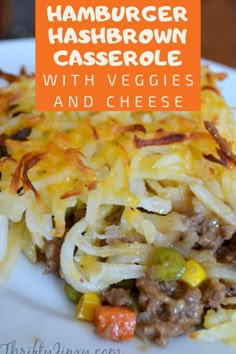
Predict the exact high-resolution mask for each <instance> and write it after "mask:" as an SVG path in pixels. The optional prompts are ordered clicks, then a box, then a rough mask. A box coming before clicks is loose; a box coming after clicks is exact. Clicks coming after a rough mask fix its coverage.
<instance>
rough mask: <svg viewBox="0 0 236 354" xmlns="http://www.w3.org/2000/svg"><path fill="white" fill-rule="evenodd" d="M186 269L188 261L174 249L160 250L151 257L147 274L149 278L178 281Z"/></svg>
mask: <svg viewBox="0 0 236 354" xmlns="http://www.w3.org/2000/svg"><path fill="white" fill-rule="evenodd" d="M185 269H186V261H185V259H184V257H182V256H181V255H180V254H179V253H178V252H177V251H176V250H175V249H173V248H164V247H163V248H158V249H156V250H155V252H154V253H153V254H152V255H151V257H150V261H149V263H148V266H147V269H146V274H147V276H148V277H149V278H151V279H155V280H159V281H168V280H177V279H179V278H180V277H181V275H182V274H183V273H184V271H185Z"/></svg>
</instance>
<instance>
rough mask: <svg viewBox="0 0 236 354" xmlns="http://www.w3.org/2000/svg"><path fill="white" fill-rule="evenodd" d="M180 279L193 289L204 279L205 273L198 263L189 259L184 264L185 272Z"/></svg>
mask: <svg viewBox="0 0 236 354" xmlns="http://www.w3.org/2000/svg"><path fill="white" fill-rule="evenodd" d="M180 279H181V280H183V281H184V282H185V283H187V284H188V285H189V286H191V287H192V288H194V287H197V286H198V285H200V284H201V283H202V282H203V281H204V280H205V279H206V272H205V270H204V269H203V268H202V266H201V265H200V264H199V263H197V262H196V261H195V260H194V259H190V260H189V261H187V262H186V269H185V272H184V273H183V274H182V276H181V277H180Z"/></svg>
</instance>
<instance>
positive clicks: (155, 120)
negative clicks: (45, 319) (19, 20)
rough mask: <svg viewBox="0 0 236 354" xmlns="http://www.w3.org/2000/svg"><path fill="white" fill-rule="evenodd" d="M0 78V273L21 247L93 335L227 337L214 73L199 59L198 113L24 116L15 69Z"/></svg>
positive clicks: (22, 79)
mask: <svg viewBox="0 0 236 354" xmlns="http://www.w3.org/2000/svg"><path fill="white" fill-rule="evenodd" d="M0 76H1V77H2V78H5V79H6V80H7V81H8V82H9V84H8V85H6V86H5V87H3V88H1V90H0V121H1V124H0V176H1V180H0V188H1V189H0V190H1V192H0V219H1V228H0V262H1V263H0V266H1V270H0V272H1V273H0V274H1V278H3V275H4V274H6V273H7V271H9V269H10V268H11V263H12V262H13V261H14V260H15V259H16V254H17V252H18V251H19V250H21V251H23V252H24V253H25V254H26V256H27V257H28V259H29V260H30V261H31V262H32V263H36V262H44V264H45V270H44V272H45V273H46V274H47V273H55V274H56V275H57V276H59V277H60V278H62V281H64V282H65V287H64V289H65V294H66V296H67V297H68V298H69V299H70V300H71V301H73V302H75V317H76V319H77V320H81V321H91V322H92V323H93V324H94V327H95V332H96V333H97V334H98V335H99V336H101V337H105V338H108V339H111V340H114V341H124V340H130V339H132V338H133V336H134V335H136V336H137V337H139V338H141V339H143V340H145V341H151V342H154V343H156V344H157V345H158V346H160V347H165V346H166V345H167V344H168V341H169V340H170V339H172V338H174V337H177V336H180V335H189V336H190V337H192V338H202V339H207V340H209V338H210V339H215V340H217V339H222V340H224V341H226V342H228V343H230V344H236V341H235V335H234V334H235V330H236V322H235V318H236V317H235V316H236V309H235V307H236V269H235V265H236V253H235V244H236V233H235V231H236V202H235V200H236V198H235V177H236V154H235V153H236V146H235V141H236V140H235V138H236V135H235V134H236V129H235V128H236V124H235V122H234V121H233V118H232V114H231V112H230V109H229V107H228V106H227V104H226V103H225V101H224V98H223V97H222V95H221V93H220V91H219V89H218V88H217V81H218V80H224V79H225V77H226V75H225V74H224V73H213V72H211V71H210V70H209V68H208V67H202V74H201V112H57V113H55V112H38V111H36V109H35V102H34V99H35V97H34V94H35V79H34V77H33V76H28V75H27V74H26V73H25V71H24V70H22V71H21V73H20V75H19V76H14V75H11V74H7V73H4V72H1V73H0ZM199 325H202V327H203V328H204V327H205V329H202V330H199V329H197V327H198V328H199Z"/></svg>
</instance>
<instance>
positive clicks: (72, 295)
mask: <svg viewBox="0 0 236 354" xmlns="http://www.w3.org/2000/svg"><path fill="white" fill-rule="evenodd" d="M64 292H65V294H66V296H67V298H68V299H69V300H70V301H72V302H74V303H75V304H77V303H78V302H79V299H80V297H81V295H82V294H81V293H79V292H78V291H77V290H75V289H74V288H73V287H72V286H71V285H70V284H68V283H65V285H64Z"/></svg>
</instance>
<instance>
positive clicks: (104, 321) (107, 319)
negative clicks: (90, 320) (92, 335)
mask: <svg viewBox="0 0 236 354" xmlns="http://www.w3.org/2000/svg"><path fill="white" fill-rule="evenodd" d="M94 323H95V332H96V334H98V335H99V336H101V337H103V338H107V339H110V340H112V341H116V342H118V341H125V340H129V339H132V337H133V336H134V331H135V328H136V313H135V312H133V311H132V310H130V309H129V308H126V307H119V306H117V307H112V306H99V307H97V308H96V309H95V311H94Z"/></svg>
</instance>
